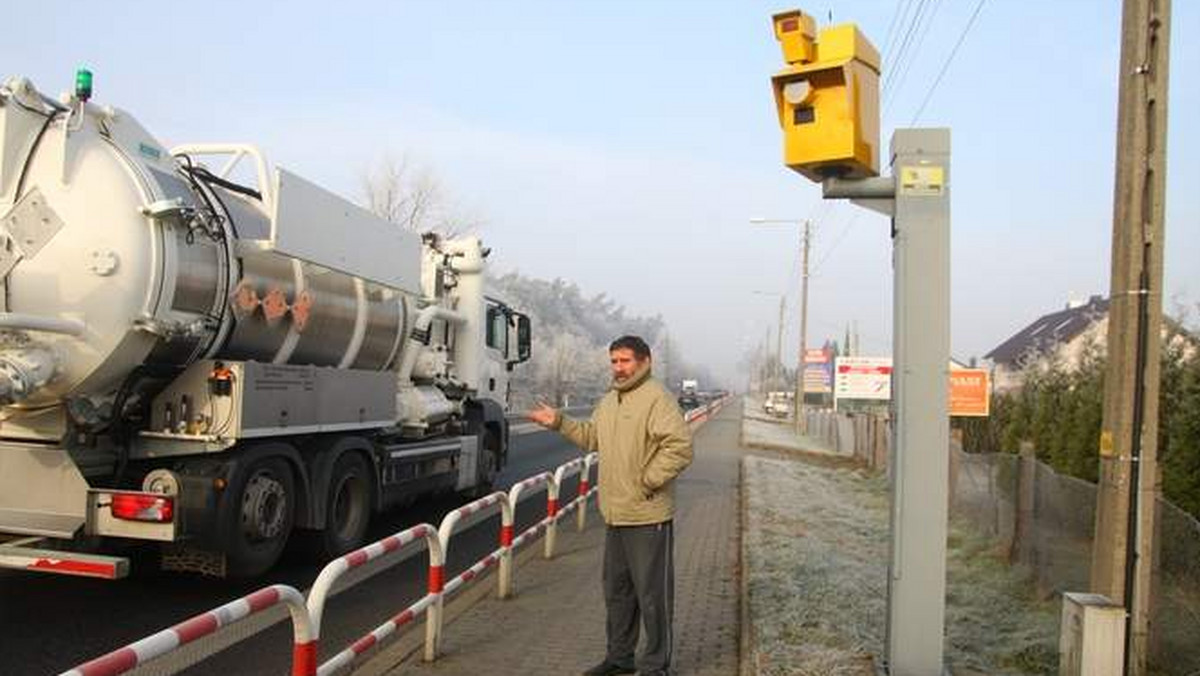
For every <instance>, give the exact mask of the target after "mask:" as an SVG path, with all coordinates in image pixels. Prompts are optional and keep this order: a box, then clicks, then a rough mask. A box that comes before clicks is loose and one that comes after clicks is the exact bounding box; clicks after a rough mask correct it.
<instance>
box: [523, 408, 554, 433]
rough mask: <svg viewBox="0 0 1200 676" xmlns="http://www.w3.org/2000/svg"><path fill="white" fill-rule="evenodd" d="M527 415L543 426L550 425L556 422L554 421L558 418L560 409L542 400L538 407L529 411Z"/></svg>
mask: <svg viewBox="0 0 1200 676" xmlns="http://www.w3.org/2000/svg"><path fill="white" fill-rule="evenodd" d="M525 417H526V418H529V419H530V420H532V421H533V422H535V423H537V424H539V425H541V426H542V427H550V426H551V425H553V424H554V421H555V420H556V419H558V411H556V410H554V409H553V408H550V407H549V406H547V405H546V404H543V403H542V402H538V405H537V407H536V408H534V409H533V410H531V411H529V412H527V413H526V414H525Z"/></svg>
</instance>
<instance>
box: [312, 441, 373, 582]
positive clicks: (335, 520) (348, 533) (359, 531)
mask: <svg viewBox="0 0 1200 676" xmlns="http://www.w3.org/2000/svg"><path fill="white" fill-rule="evenodd" d="M370 521H371V469H370V466H369V465H368V464H367V461H366V460H365V459H364V458H363V457H362V456H361V455H359V454H358V453H345V454H343V455H342V457H340V458H338V461H337V464H335V465H334V466H333V474H332V475H331V476H330V480H329V492H328V495H327V497H326V502H325V528H324V529H323V530H322V531H321V535H320V543H319V549H320V552H319V553H320V554H321V555H323V556H325V557H327V558H331V559H332V558H334V557H337V556H341V555H342V554H345V553H346V552H348V551H350V550H352V549H355V548H357V547H359V546H360V545H362V543H363V539H364V538H365V537H366V534H367V526H368V525H369V523H370Z"/></svg>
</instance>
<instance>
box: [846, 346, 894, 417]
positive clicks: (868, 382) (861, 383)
mask: <svg viewBox="0 0 1200 676" xmlns="http://www.w3.org/2000/svg"><path fill="white" fill-rule="evenodd" d="M835 371H836V374H835V376H834V382H833V398H834V401H835V404H834V406H835V408H836V401H837V400H839V399H866V400H871V401H887V400H888V399H891V398H892V358H891V357H838V358H837V366H836V368H835Z"/></svg>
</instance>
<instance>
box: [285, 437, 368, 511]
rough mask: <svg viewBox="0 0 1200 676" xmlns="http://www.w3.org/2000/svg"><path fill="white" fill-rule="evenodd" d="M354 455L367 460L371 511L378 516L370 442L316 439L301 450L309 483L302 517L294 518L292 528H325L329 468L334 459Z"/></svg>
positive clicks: (335, 462) (347, 439)
mask: <svg viewBox="0 0 1200 676" xmlns="http://www.w3.org/2000/svg"><path fill="white" fill-rule="evenodd" d="M349 452H357V453H359V454H361V455H362V456H364V457H365V458H366V459H367V462H368V463H369V464H370V466H371V477H372V480H371V510H372V511H375V512H378V511H380V510H381V509H383V504H382V501H381V498H380V494H381V491H380V490H379V459H378V458H377V457H376V455H375V448H374V446H373V445H372V444H371V442H370V441H368V440H367V439H364V438H362V437H354V436H340V435H335V436H328V437H318V438H316V439H313V440H312V442H310V443H309V444H307V445H306V446H305V447H304V457H305V458H306V459H307V461H308V462H307V465H308V473H309V478H310V480H311V483H310V484H309V488H308V494H309V496H310V497H311V499H310V500H308V501H307V503H306V507H307V509H305V511H304V513H303V514H298V515H297V516H296V525H297V526H298V527H300V528H311V529H317V530H319V529H321V528H324V527H325V500H324V499H323V496H324V495H325V494H326V493H328V492H329V482H330V480H331V479H332V477H331V475H332V474H333V467H334V465H335V464H337V461H338V458H340V457H342V455H344V454H345V453H349Z"/></svg>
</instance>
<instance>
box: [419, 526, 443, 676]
mask: <svg viewBox="0 0 1200 676" xmlns="http://www.w3.org/2000/svg"><path fill="white" fill-rule="evenodd" d="M431 551H432V550H431ZM444 586H445V566H444V565H443V563H442V562H441V561H438V562H437V565H434V560H433V557H432V556H430V557H429V593H430V594H436V595H437V596H436V597H435V598H434V600H433V603H430V604H429V608H427V609H426V610H425V656H424V657H425V661H426V662H432V661H434V660H436V659H437V655H438V648H439V644H440V643H441V638H442V607H443V605H444V602H445V599H443V598H442V589H443V587H444Z"/></svg>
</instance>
